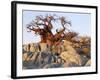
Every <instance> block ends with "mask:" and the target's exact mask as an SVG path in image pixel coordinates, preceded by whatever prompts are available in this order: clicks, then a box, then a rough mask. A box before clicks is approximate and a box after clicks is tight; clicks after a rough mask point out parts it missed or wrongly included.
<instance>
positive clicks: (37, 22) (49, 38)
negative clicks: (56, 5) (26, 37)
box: [27, 15, 71, 45]
mask: <svg viewBox="0 0 100 80" xmlns="http://www.w3.org/2000/svg"><path fill="white" fill-rule="evenodd" d="M57 20H59V21H60V22H61V25H62V27H63V28H62V29H61V30H58V29H56V34H53V33H52V31H51V30H52V29H53V27H56V26H53V24H52V22H55V21H57ZM66 24H69V25H70V26H71V22H70V21H68V20H66V19H65V17H63V16H62V17H55V16H54V15H53V16H52V15H47V16H42V15H40V16H36V18H35V19H34V20H33V21H32V22H31V23H29V24H28V25H27V29H29V30H30V31H29V32H31V31H33V32H35V34H39V35H40V36H41V42H44V43H47V44H48V45H52V44H54V43H55V42H58V41H59V40H60V39H62V38H63V37H64V32H65V30H68V29H67V27H68V26H66ZM41 26H42V27H43V28H41ZM68 31H69V30H68Z"/></svg>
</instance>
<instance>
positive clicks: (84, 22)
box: [23, 10, 91, 44]
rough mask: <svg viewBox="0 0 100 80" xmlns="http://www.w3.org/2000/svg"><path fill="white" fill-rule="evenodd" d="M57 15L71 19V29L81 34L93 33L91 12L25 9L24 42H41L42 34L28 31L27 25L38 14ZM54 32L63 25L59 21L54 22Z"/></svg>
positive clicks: (88, 34)
mask: <svg viewBox="0 0 100 80" xmlns="http://www.w3.org/2000/svg"><path fill="white" fill-rule="evenodd" d="M47 14H50V15H54V14H55V15H57V16H64V17H65V18H66V19H68V20H70V21H71V24H72V26H71V27H70V29H71V30H73V31H76V32H78V33H79V35H87V36H90V35H91V14H86V13H84V14H83V13H70V12H66V13H65V12H43V11H27V10H24V11H23V44H26V43H31V42H39V41H40V40H41V39H40V36H39V35H38V36H36V35H34V33H32V32H27V28H26V25H27V24H29V23H30V22H31V21H32V20H34V19H35V17H36V16H38V15H43V16H45V15H47ZM54 26H55V27H54V28H53V30H52V32H53V33H54V34H55V30H56V29H61V28H62V26H61V25H60V23H59V22H56V23H55V24H54Z"/></svg>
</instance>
